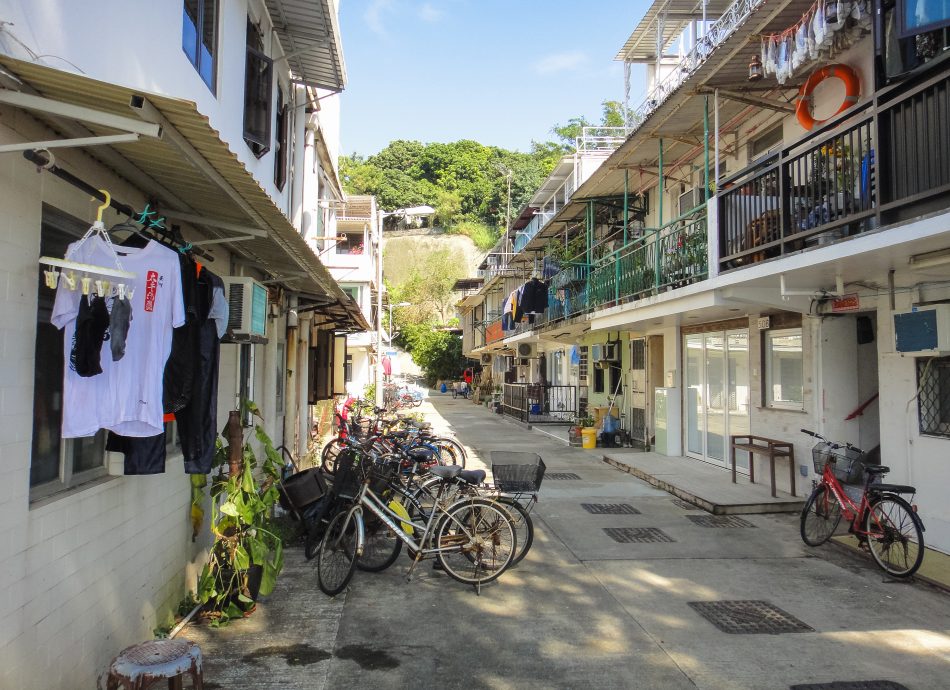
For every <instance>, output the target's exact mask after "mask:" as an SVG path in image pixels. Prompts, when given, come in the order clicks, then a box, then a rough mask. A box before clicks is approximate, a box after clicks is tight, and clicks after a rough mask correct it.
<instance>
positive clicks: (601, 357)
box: [590, 343, 620, 364]
mask: <svg viewBox="0 0 950 690" xmlns="http://www.w3.org/2000/svg"><path fill="white" fill-rule="evenodd" d="M619 352H620V351H619V348H618V347H617V343H604V344H602V345H591V347H590V358H591V361H593V362H594V364H599V363H602V362H608V363H609V362H616V361H617V360H618V359H619Z"/></svg>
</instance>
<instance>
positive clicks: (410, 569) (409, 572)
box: [406, 552, 422, 582]
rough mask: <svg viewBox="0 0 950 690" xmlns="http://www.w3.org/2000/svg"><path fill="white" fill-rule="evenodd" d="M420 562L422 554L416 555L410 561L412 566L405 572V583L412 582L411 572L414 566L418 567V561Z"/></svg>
mask: <svg viewBox="0 0 950 690" xmlns="http://www.w3.org/2000/svg"><path fill="white" fill-rule="evenodd" d="M421 560H422V553H421V552H418V553H416V557H415V558H414V559H412V565H410V566H409V570H408V571H407V572H406V582H412V572H413V571H414V570H415V569H416V566H417V565H419V561H421Z"/></svg>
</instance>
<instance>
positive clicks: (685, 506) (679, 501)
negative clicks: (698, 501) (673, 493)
mask: <svg viewBox="0 0 950 690" xmlns="http://www.w3.org/2000/svg"><path fill="white" fill-rule="evenodd" d="M673 505H675V506H676V507H677V508H682V509H683V510H702V508H700V507H699V506H694V505H693V504H692V503H688V502H687V501H684V500H683V499H681V498H674V499H673Z"/></svg>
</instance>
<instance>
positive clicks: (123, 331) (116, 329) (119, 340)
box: [109, 297, 132, 362]
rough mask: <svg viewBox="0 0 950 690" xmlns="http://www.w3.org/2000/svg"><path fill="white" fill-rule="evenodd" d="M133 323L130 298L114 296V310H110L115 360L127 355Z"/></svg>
mask: <svg viewBox="0 0 950 690" xmlns="http://www.w3.org/2000/svg"><path fill="white" fill-rule="evenodd" d="M131 325H132V303H131V302H129V298H128V297H123V298H121V299H120V298H119V297H115V298H113V300H112V311H111V312H109V347H110V348H111V349H112V361H113V362H118V361H119V360H120V359H122V358H123V357H125V341H126V339H127V338H128V336H129V328H130V327H131Z"/></svg>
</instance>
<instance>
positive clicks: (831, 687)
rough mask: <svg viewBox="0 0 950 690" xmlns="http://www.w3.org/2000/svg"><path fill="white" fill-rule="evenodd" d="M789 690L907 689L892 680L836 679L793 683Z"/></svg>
mask: <svg viewBox="0 0 950 690" xmlns="http://www.w3.org/2000/svg"><path fill="white" fill-rule="evenodd" d="M789 690H907V686H906V685H901V684H900V683H895V682H894V681H892V680H836V681H833V682H831V683H806V684H805V685H793V686H791V687H790V688H789Z"/></svg>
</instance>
